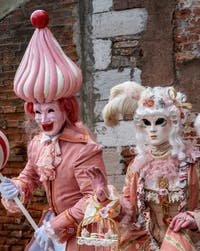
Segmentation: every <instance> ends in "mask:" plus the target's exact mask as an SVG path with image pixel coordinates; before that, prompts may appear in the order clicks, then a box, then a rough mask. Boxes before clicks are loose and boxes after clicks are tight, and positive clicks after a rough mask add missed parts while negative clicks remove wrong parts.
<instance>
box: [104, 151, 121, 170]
mask: <svg viewBox="0 0 200 251" xmlns="http://www.w3.org/2000/svg"><path fill="white" fill-rule="evenodd" d="M121 158H122V156H121V154H120V151H119V149H118V148H116V147H112V148H104V149H103V159H104V163H105V166H106V171H107V175H121V174H122V172H123V167H124V166H123V164H121V163H120V159H121Z"/></svg>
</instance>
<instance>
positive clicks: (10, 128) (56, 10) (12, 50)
mask: <svg viewBox="0 0 200 251" xmlns="http://www.w3.org/2000/svg"><path fill="white" fill-rule="evenodd" d="M76 6H77V1H75V0H74V1H73V0H66V1H62V0H58V1H56V3H55V1H45V0H44V1H37V0H36V1H29V2H28V3H26V4H24V5H22V6H21V7H19V8H17V9H16V10H15V11H13V12H12V13H10V14H9V15H7V16H6V17H5V18H3V19H2V20H0V128H1V129H3V130H4V131H5V133H6V135H7V136H8V139H9V142H10V158H9V162H8V164H7V165H6V167H5V168H4V170H3V174H4V175H6V176H7V177H14V176H17V175H18V174H19V172H20V171H21V170H22V169H23V167H24V166H25V163H26V159H27V157H26V135H25V131H24V109H23V101H22V100H20V99H19V98H17V97H16V96H15V94H14V92H13V79H14V75H15V72H16V69H17V67H18V65H19V62H20V60H21V58H22V56H23V54H24V51H25V49H26V47H27V43H28V42H29V41H30V38H31V36H32V33H33V31H34V28H33V27H32V26H31V24H30V22H29V17H30V15H31V13H32V12H33V11H34V10H36V9H44V10H46V11H47V12H48V13H49V16H50V23H49V27H50V29H51V31H52V33H53V34H54V36H55V37H56V38H57V40H58V41H59V43H60V45H61V46H62V48H63V50H64V51H65V53H66V54H67V55H68V56H69V57H70V58H71V59H72V60H74V61H76V60H77V59H78V57H77V53H76V47H75V45H74V42H73V24H74V22H75V21H76V18H75V16H74V8H75V7H76ZM26 206H27V209H28V210H29V212H30V214H31V215H32V217H33V218H34V219H35V221H36V222H38V220H39V218H40V216H41V212H42V210H43V209H45V208H46V207H47V206H46V198H45V194H44V191H43V189H38V190H37V191H36V192H35V194H34V198H33V200H32V202H30V203H29V204H28V205H26ZM32 234H33V230H32V228H31V227H30V225H29V223H28V222H27V221H26V219H25V217H24V216H22V215H20V214H19V215H12V214H9V213H8V212H6V210H5V209H4V208H3V206H2V204H1V203H0V250H1V251H22V250H24V247H25V244H26V243H27V242H28V241H29V240H30V238H31V236H32ZM8 236H9V238H8Z"/></svg>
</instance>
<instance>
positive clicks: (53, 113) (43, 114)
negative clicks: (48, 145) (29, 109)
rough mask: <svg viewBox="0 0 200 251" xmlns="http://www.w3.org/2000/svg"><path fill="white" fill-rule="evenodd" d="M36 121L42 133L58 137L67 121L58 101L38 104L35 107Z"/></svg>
mask: <svg viewBox="0 0 200 251" xmlns="http://www.w3.org/2000/svg"><path fill="white" fill-rule="evenodd" d="M33 110H34V112H35V121H36V122H37V124H38V125H39V127H40V129H41V131H42V132H43V133H44V134H46V135H48V136H51V137H53V136H56V135H57V134H58V133H60V131H61V128H62V127H63V125H64V123H65V121H66V115H65V112H63V111H61V108H60V106H59V103H58V101H53V102H50V103H42V104H39V103H36V104H34V105H33Z"/></svg>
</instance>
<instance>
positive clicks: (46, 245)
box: [34, 225, 53, 251]
mask: <svg viewBox="0 0 200 251" xmlns="http://www.w3.org/2000/svg"><path fill="white" fill-rule="evenodd" d="M34 237H35V240H36V242H37V243H38V245H39V246H40V247H41V248H43V249H44V250H45V251H48V250H49V249H50V248H51V249H52V250H53V242H52V240H51V239H50V238H49V236H48V235H47V232H46V231H45V229H44V225H42V226H41V227H39V228H38V229H37V230H36V231H35V233H34Z"/></svg>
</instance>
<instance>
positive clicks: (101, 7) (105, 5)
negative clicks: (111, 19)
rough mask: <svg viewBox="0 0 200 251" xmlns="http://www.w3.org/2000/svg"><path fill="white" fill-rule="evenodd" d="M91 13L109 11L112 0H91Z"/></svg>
mask: <svg viewBox="0 0 200 251" xmlns="http://www.w3.org/2000/svg"><path fill="white" fill-rule="evenodd" d="M92 5H93V13H98V12H105V11H109V10H110V9H111V8H112V0H101V1H99V0H93V1H92Z"/></svg>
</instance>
